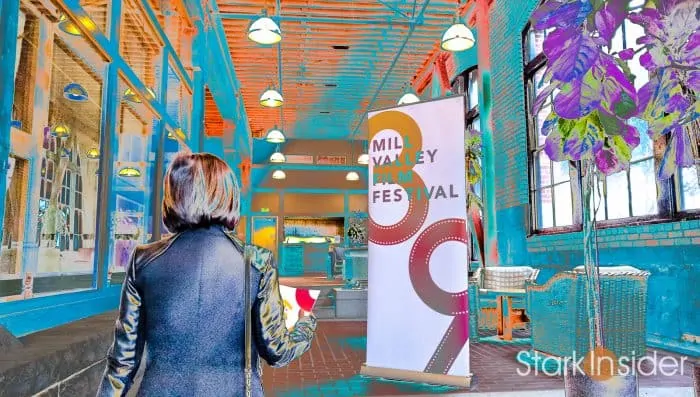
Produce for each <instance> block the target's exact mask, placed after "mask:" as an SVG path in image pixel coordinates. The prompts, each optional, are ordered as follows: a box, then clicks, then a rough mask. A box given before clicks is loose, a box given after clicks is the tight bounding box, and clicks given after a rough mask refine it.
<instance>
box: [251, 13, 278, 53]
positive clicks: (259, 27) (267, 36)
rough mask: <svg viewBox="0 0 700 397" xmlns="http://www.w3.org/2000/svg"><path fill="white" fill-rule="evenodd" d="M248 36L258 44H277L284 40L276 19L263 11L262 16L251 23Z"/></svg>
mask: <svg viewBox="0 0 700 397" xmlns="http://www.w3.org/2000/svg"><path fill="white" fill-rule="evenodd" d="M248 38H249V39H250V40H252V41H254V42H256V43H258V44H263V45H271V44H277V43H279V42H280V41H282V31H281V30H280V27H279V25H277V23H276V22H275V21H273V20H272V19H271V18H269V17H268V16H267V15H265V13H263V16H262V17H260V18H258V19H256V20H255V21H254V22H253V23H251V24H250V27H249V28H248Z"/></svg>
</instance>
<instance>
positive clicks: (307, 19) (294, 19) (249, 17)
mask: <svg viewBox="0 0 700 397" xmlns="http://www.w3.org/2000/svg"><path fill="white" fill-rule="evenodd" d="M219 16H220V17H221V19H242V20H252V19H255V17H256V15H253V14H239V13H233V12H220V13H219ZM278 18H279V20H280V21H281V22H285V21H286V22H319V23H332V24H339V25H411V24H413V25H419V26H420V25H422V24H423V21H422V20H420V21H415V23H413V22H412V21H408V20H401V19H351V18H327V17H298V16H287V15H280V16H279V17H278Z"/></svg>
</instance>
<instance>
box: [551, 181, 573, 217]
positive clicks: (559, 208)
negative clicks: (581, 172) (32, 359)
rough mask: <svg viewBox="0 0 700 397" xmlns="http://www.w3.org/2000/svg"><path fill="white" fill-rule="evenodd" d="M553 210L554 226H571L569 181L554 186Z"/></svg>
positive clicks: (571, 205) (571, 203) (571, 209)
mask: <svg viewBox="0 0 700 397" xmlns="http://www.w3.org/2000/svg"><path fill="white" fill-rule="evenodd" d="M554 211H555V219H556V222H557V224H556V226H571V225H573V224H574V207H573V201H572V199H571V183H570V182H567V183H563V184H561V185H557V186H555V187H554Z"/></svg>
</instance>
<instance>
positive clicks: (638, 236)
mask: <svg viewBox="0 0 700 397" xmlns="http://www.w3.org/2000/svg"><path fill="white" fill-rule="evenodd" d="M538 3H539V1H538V0H520V1H510V0H495V1H494V4H493V6H492V7H491V11H490V15H489V25H490V37H489V40H490V43H491V44H490V45H491V48H490V49H489V53H490V61H491V87H492V88H491V96H492V100H493V103H492V115H493V127H494V128H493V141H494V153H495V164H494V168H495V175H496V176H495V181H494V182H495V190H496V191H495V197H496V203H495V204H496V221H497V238H498V247H499V255H500V261H501V263H502V264H504V265H532V266H536V267H539V268H541V269H542V271H541V276H540V279H539V281H540V282H544V281H546V279H548V278H549V277H551V276H552V275H553V274H554V273H556V272H558V271H562V270H569V269H571V268H573V267H575V266H578V265H581V264H583V252H582V245H583V244H582V234H581V232H575V233H564V234H555V235H537V236H528V233H529V226H528V225H529V222H530V220H529V204H528V200H529V199H528V188H529V186H528V169H527V167H528V165H527V133H526V131H527V130H526V116H525V94H524V92H525V88H524V87H525V85H524V79H523V54H522V32H523V30H524V28H525V26H526V24H527V21H528V18H529V16H530V15H531V13H532V11H534V9H535V8H536V7H537V4H538ZM477 45H478V42H477ZM598 237H599V238H598V241H599V245H598V247H599V260H600V263H601V264H602V265H620V264H624V265H632V266H635V267H637V268H640V269H644V270H648V271H650V272H651V277H650V279H649V302H648V336H649V340H650V342H652V343H655V344H660V345H662V346H663V347H665V348H669V349H673V350H676V351H681V352H689V353H694V354H695V355H700V345H698V344H692V343H689V342H687V340H689V339H693V337H694V336H697V335H700V290H699V289H698V288H697V287H696V286H697V285H700V221H698V220H690V221H679V222H670V223H658V224H647V225H638V226H629V227H622V228H608V229H601V230H599V231H598Z"/></svg>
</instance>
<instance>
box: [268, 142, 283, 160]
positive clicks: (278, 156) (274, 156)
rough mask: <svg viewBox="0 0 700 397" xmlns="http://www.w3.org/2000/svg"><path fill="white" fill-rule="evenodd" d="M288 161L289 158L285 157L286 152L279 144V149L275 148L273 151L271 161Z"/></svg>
mask: <svg viewBox="0 0 700 397" xmlns="http://www.w3.org/2000/svg"><path fill="white" fill-rule="evenodd" d="M285 161H287V158H286V157H284V154H282V152H280V146H279V145H277V150H275V152H274V153H272V156H270V162H271V163H284V162H285Z"/></svg>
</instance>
